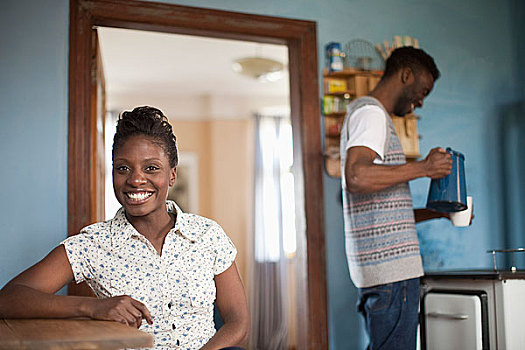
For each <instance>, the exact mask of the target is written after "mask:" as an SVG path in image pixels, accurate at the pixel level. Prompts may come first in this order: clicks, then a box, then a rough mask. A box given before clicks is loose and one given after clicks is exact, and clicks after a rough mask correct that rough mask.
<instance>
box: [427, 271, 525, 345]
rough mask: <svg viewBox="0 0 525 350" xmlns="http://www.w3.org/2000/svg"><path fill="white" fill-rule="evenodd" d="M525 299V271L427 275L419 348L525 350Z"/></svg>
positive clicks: (433, 273) (432, 273) (428, 273)
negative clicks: (524, 330)
mask: <svg viewBox="0 0 525 350" xmlns="http://www.w3.org/2000/svg"><path fill="white" fill-rule="evenodd" d="M524 295H525V270H516V271H515V272H512V271H510V270H498V271H494V270H492V269H485V270H456V271H432V272H430V271H429V272H426V273H425V275H424V276H423V277H422V278H421V305H420V310H421V313H422V318H421V345H422V347H421V348H422V349H423V350H441V349H462V350H463V349H495V350H507V349H509V350H514V349H519V350H525V332H523V329H525V318H524V317H523V315H525V299H524V298H523V296H524ZM472 344H474V345H472Z"/></svg>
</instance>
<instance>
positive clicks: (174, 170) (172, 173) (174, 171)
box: [168, 168, 177, 187]
mask: <svg viewBox="0 0 525 350" xmlns="http://www.w3.org/2000/svg"><path fill="white" fill-rule="evenodd" d="M175 179H177V168H171V171H170V182H169V183H168V185H169V186H170V187H171V186H173V185H174V184H175Z"/></svg>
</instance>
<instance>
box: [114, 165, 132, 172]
mask: <svg viewBox="0 0 525 350" xmlns="http://www.w3.org/2000/svg"><path fill="white" fill-rule="evenodd" d="M115 169H116V170H117V171H120V172H123V171H126V170H128V169H129V168H128V167H127V166H125V165H121V166H118V167H116V168H115Z"/></svg>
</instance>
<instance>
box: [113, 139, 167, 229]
mask: <svg viewBox="0 0 525 350" xmlns="http://www.w3.org/2000/svg"><path fill="white" fill-rule="evenodd" d="M175 178H176V170H175V168H171V167H170V162H169V159H168V156H167V155H166V153H165V152H164V150H163V149H162V147H161V146H159V145H158V144H156V143H154V142H152V141H151V139H150V138H148V137H147V136H144V135H137V136H132V137H130V138H129V139H128V140H127V141H126V142H125V143H124V144H123V145H122V146H121V147H120V149H118V150H117V152H116V154H115V158H114V160H113V190H114V191H115V196H116V197H117V200H118V201H119V203H120V204H121V205H122V206H123V207H124V209H125V210H126V215H127V216H128V219H130V218H132V217H144V216H147V215H155V214H160V215H162V214H164V213H166V212H167V211H166V197H167V195H168V189H169V187H170V186H173V183H174V182H175Z"/></svg>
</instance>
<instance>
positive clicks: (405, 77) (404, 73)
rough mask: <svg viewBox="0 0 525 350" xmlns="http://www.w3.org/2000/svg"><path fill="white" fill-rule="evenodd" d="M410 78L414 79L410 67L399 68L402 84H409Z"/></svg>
mask: <svg viewBox="0 0 525 350" xmlns="http://www.w3.org/2000/svg"><path fill="white" fill-rule="evenodd" d="M411 79H414V72H412V69H410V68H408V67H405V68H403V69H401V82H402V83H403V84H410V82H411Z"/></svg>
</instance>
